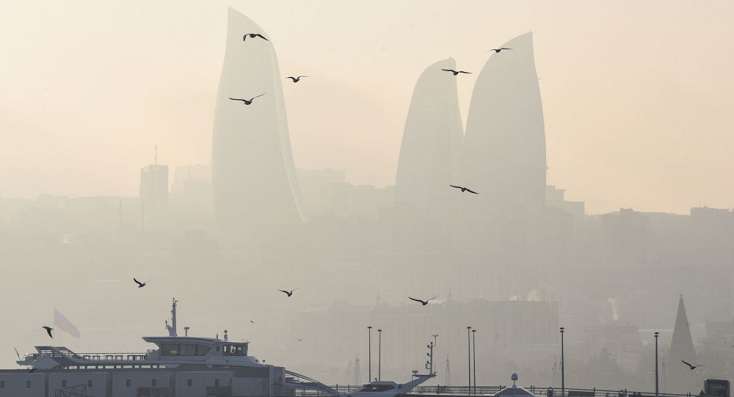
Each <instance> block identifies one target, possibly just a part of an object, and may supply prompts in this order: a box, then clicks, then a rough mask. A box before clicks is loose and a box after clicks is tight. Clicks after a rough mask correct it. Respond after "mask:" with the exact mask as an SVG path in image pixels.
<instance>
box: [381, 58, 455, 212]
mask: <svg viewBox="0 0 734 397" xmlns="http://www.w3.org/2000/svg"><path fill="white" fill-rule="evenodd" d="M446 68H452V69H453V68H456V62H455V61H454V59H453V58H448V59H444V60H441V61H438V62H436V63H434V64H432V65H430V66H429V67H428V68H426V70H425V71H424V72H423V73H422V74H421V75H420V77H419V78H418V81H417V82H416V84H415V89H414V90H413V97H412V99H411V102H410V108H409V110H408V117H407V120H406V122H405V131H404V133H403V142H402V145H401V147H400V159H399V161H398V172H397V178H396V183H395V194H396V202H397V204H398V206H399V207H401V208H404V209H407V208H411V209H412V210H413V211H415V212H416V213H417V214H418V215H431V214H433V215H435V214H439V213H443V212H444V211H445V208H446V205H445V204H446V203H447V200H448V199H449V197H450V195H451V194H453V193H455V192H453V191H451V189H450V188H449V186H448V185H449V184H452V183H458V182H457V181H456V180H455V179H456V177H457V176H458V170H459V167H458V155H459V150H461V147H460V146H461V139H462V125H461V116H460V112H459V100H458V95H457V90H456V77H454V76H452V75H451V73H447V72H444V71H442V70H441V69H446ZM435 210H439V211H435Z"/></svg>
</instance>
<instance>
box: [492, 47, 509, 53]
mask: <svg viewBox="0 0 734 397" xmlns="http://www.w3.org/2000/svg"><path fill="white" fill-rule="evenodd" d="M511 49H512V48H510V47H500V48H492V49H491V50H490V51H494V53H495V54H499V53H500V52H502V51H507V50H511Z"/></svg>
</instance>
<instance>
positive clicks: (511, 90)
mask: <svg viewBox="0 0 734 397" xmlns="http://www.w3.org/2000/svg"><path fill="white" fill-rule="evenodd" d="M502 46H503V47H510V48H512V50H510V51H503V52H500V53H498V54H495V53H492V55H490V58H489V60H488V61H487V63H486V64H485V65H484V68H483V69H482V71H481V73H480V74H479V76H478V78H477V82H476V85H475V87H474V93H473V95H472V101H471V105H470V109H469V115H468V119H467V125H466V136H465V138H464V150H463V161H462V182H463V183H465V184H467V185H468V186H473V187H475V188H476V189H477V190H478V191H479V192H480V196H481V203H482V210H485V211H487V213H496V212H498V211H501V212H505V213H507V212H510V213H522V212H527V211H533V210H540V209H542V208H543V206H544V202H545V184H546V158H545V129H544V122H543V106H542V103H541V98H540V87H539V85H538V76H537V73H536V71H535V60H534V57H533V36H532V33H526V34H524V35H521V36H518V37H516V38H514V39H512V40H510V41H509V42H507V43H505V44H503V45H502Z"/></svg>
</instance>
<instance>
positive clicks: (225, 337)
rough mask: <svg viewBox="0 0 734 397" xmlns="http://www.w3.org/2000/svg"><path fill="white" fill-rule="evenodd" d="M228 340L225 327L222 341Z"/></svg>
mask: <svg viewBox="0 0 734 397" xmlns="http://www.w3.org/2000/svg"><path fill="white" fill-rule="evenodd" d="M228 340H229V335H227V330H226V329H225V330H224V341H225V342H226V341H228Z"/></svg>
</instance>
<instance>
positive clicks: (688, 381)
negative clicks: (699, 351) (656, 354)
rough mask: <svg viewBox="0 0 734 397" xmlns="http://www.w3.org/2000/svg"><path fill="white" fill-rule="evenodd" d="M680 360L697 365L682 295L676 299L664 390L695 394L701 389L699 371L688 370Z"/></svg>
mask: <svg viewBox="0 0 734 397" xmlns="http://www.w3.org/2000/svg"><path fill="white" fill-rule="evenodd" d="M682 360H685V361H687V362H689V363H692V364H694V365H695V364H698V363H697V358H696V349H695V348H694V346H693V338H692V337H691V329H690V325H689V324H688V315H687V314H686V306H685V303H684V302H683V295H681V296H680V298H679V299H678V312H677V314H676V317H675V327H674V328H673V339H672V340H671V342H670V353H669V354H668V359H667V360H666V361H667V363H668V365H667V366H666V370H667V373H666V374H665V379H666V381H665V388H666V390H667V391H671V392H675V393H697V392H698V391H699V390H700V389H701V382H702V379H700V377H699V374H698V372H696V371H699V372H700V369H698V370H690V369H689V368H688V367H687V366H686V365H685V364H683V363H682V362H681V361H682Z"/></svg>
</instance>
